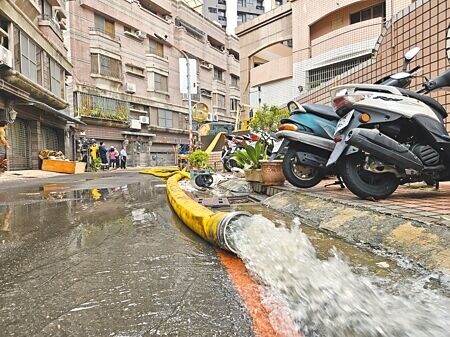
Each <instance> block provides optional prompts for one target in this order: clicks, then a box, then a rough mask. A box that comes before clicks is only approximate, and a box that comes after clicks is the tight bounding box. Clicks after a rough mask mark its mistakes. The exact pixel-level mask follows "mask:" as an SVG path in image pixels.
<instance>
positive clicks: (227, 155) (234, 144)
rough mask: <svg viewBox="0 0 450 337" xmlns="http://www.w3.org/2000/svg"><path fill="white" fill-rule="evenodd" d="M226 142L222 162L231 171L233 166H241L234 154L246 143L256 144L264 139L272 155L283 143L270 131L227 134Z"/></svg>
mask: <svg viewBox="0 0 450 337" xmlns="http://www.w3.org/2000/svg"><path fill="white" fill-rule="evenodd" d="M225 138H226V143H225V145H224V146H223V147H222V157H221V159H222V164H223V168H224V169H225V171H227V172H231V171H232V168H233V167H239V168H242V167H240V166H239V164H238V163H237V162H236V161H235V160H234V159H233V154H234V153H235V152H236V151H237V150H239V149H243V148H245V146H246V145H250V146H254V145H255V144H256V142H257V141H258V140H259V139H262V140H263V141H264V142H265V143H266V144H267V155H268V156H271V155H272V153H277V152H278V151H279V149H280V146H281V144H282V141H281V140H278V139H277V138H275V137H273V136H272V135H269V134H268V133H265V132H263V133H260V134H256V133H250V134H249V135H243V136H236V135H225Z"/></svg>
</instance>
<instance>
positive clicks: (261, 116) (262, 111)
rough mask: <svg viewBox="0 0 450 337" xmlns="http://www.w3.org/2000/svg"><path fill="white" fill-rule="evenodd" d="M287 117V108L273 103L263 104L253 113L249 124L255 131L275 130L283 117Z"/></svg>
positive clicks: (268, 131)
mask: <svg viewBox="0 0 450 337" xmlns="http://www.w3.org/2000/svg"><path fill="white" fill-rule="evenodd" d="M287 117H289V111H288V110H287V109H280V108H278V107H277V106H275V105H272V106H269V105H267V104H263V105H262V106H261V107H260V108H259V109H258V110H257V111H256V113H255V116H254V117H253V118H252V120H251V122H250V124H249V126H250V127H251V128H252V130H253V131H255V132H262V131H264V132H267V133H271V132H275V131H276V130H277V128H278V126H279V125H280V121H281V120H282V119H283V118H287Z"/></svg>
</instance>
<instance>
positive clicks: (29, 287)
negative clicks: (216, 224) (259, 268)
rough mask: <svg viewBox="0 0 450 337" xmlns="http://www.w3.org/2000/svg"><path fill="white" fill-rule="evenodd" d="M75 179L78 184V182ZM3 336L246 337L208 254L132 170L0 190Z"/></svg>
mask: <svg viewBox="0 0 450 337" xmlns="http://www.w3.org/2000/svg"><path fill="white" fill-rule="evenodd" d="M75 179H78V180H75ZM0 235H1V238H0V270H1V273H0V336H2V337H3V336H5V337H6V336H8V337H9V336H33V337H37V336H42V337H43V336H46V337H47V336H96V337H100V336H122V337H134V336H136V337H137V336H159V335H163V336H194V335H195V336H253V332H252V329H251V323H250V319H249V316H248V314H247V311H246V309H245V306H244V305H243V303H242V301H241V300H240V298H239V296H238V295H236V293H235V291H234V290H233V286H232V285H231V283H230V280H229V278H228V276H227V274H226V272H225V271H224V269H223V267H222V266H221V265H220V263H219V261H218V258H217V255H216V253H215V250H214V248H213V247H212V246H210V245H209V244H208V243H205V242H203V241H202V240H201V239H200V238H198V237H197V236H196V235H195V234H194V233H192V232H191V231H190V230H189V229H187V228H186V227H185V226H184V225H183V224H182V223H181V222H180V220H179V219H178V218H177V217H176V216H175V215H174V214H173V213H172V211H171V208H170V206H169V205H168V203H167V200H166V192H165V185H164V184H163V183H162V182H161V181H160V180H159V179H155V178H152V177H150V176H146V175H139V174H138V173H120V174H119V173H116V174H113V175H111V174H110V175H102V176H97V177H96V178H95V179H86V178H83V179H81V178H76V177H73V176H72V177H70V178H66V179H53V180H48V181H46V182H45V183H43V184H39V185H34V186H31V187H25V186H23V187H17V188H8V189H7V190H6V189H3V190H1V191H0Z"/></svg>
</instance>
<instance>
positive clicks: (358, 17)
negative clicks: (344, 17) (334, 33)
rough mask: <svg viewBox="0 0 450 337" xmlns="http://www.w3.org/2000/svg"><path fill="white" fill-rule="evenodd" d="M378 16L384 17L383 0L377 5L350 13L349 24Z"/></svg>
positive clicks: (384, 6) (384, 7)
mask: <svg viewBox="0 0 450 337" xmlns="http://www.w3.org/2000/svg"><path fill="white" fill-rule="evenodd" d="M380 17H383V18H384V17H386V5H385V3H384V2H383V3H381V4H379V5H376V6H373V7H369V8H366V9H363V10H361V11H359V12H356V13H353V14H350V24H354V23H358V22H362V21H366V20H370V19H374V18H380Z"/></svg>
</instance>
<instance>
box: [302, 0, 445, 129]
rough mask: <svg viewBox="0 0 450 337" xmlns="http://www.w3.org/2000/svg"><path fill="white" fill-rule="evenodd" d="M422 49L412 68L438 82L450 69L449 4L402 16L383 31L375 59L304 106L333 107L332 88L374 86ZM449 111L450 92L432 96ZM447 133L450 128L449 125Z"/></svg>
mask: <svg viewBox="0 0 450 337" xmlns="http://www.w3.org/2000/svg"><path fill="white" fill-rule="evenodd" d="M414 46H418V47H420V48H421V51H420V52H419V54H418V55H417V56H416V57H415V58H414V61H413V63H412V64H411V67H414V66H416V65H420V66H421V67H422V69H421V72H420V73H421V74H422V75H425V76H426V77H427V78H434V77H436V76H438V75H439V74H442V73H443V72H444V71H446V70H448V69H449V68H450V4H449V2H448V1H446V0H428V1H426V0H425V1H424V0H419V1H416V2H414V3H412V4H411V5H409V6H408V7H406V8H405V9H404V10H402V11H400V12H398V13H397V14H396V15H395V17H394V18H393V21H392V22H391V23H389V24H388V25H387V27H386V28H385V29H384V30H383V32H382V34H381V36H380V38H379V42H378V44H377V46H376V50H375V53H374V54H375V55H374V58H373V59H371V60H369V61H367V62H366V63H363V64H361V65H359V66H358V67H357V68H356V69H353V70H352V71H350V72H349V73H347V74H343V75H342V76H340V77H337V78H335V79H334V80H333V81H331V82H330V83H328V84H327V85H325V86H322V87H321V88H319V89H318V90H315V91H312V92H310V93H308V94H306V95H303V96H301V97H300V101H301V102H322V103H329V101H330V94H329V90H330V88H331V87H333V86H336V85H340V84H345V83H373V82H375V81H376V80H377V79H379V78H382V77H384V76H386V75H389V74H391V73H395V72H398V71H399V70H400V69H401V66H402V64H403V56H404V54H405V52H406V51H408V50H409V49H411V48H412V47H414ZM422 83H423V78H421V77H418V78H416V79H414V80H413V83H412V85H411V87H410V89H411V90H418V89H420V88H421V84H422ZM430 95H431V96H432V97H433V98H435V99H437V100H438V101H439V102H440V103H441V104H442V105H443V106H444V108H446V109H447V111H448V110H449V109H450V96H449V95H448V92H446V91H444V90H439V91H435V92H432V93H431V94H430ZM447 129H448V130H449V131H450V124H449V123H448V121H447Z"/></svg>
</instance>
